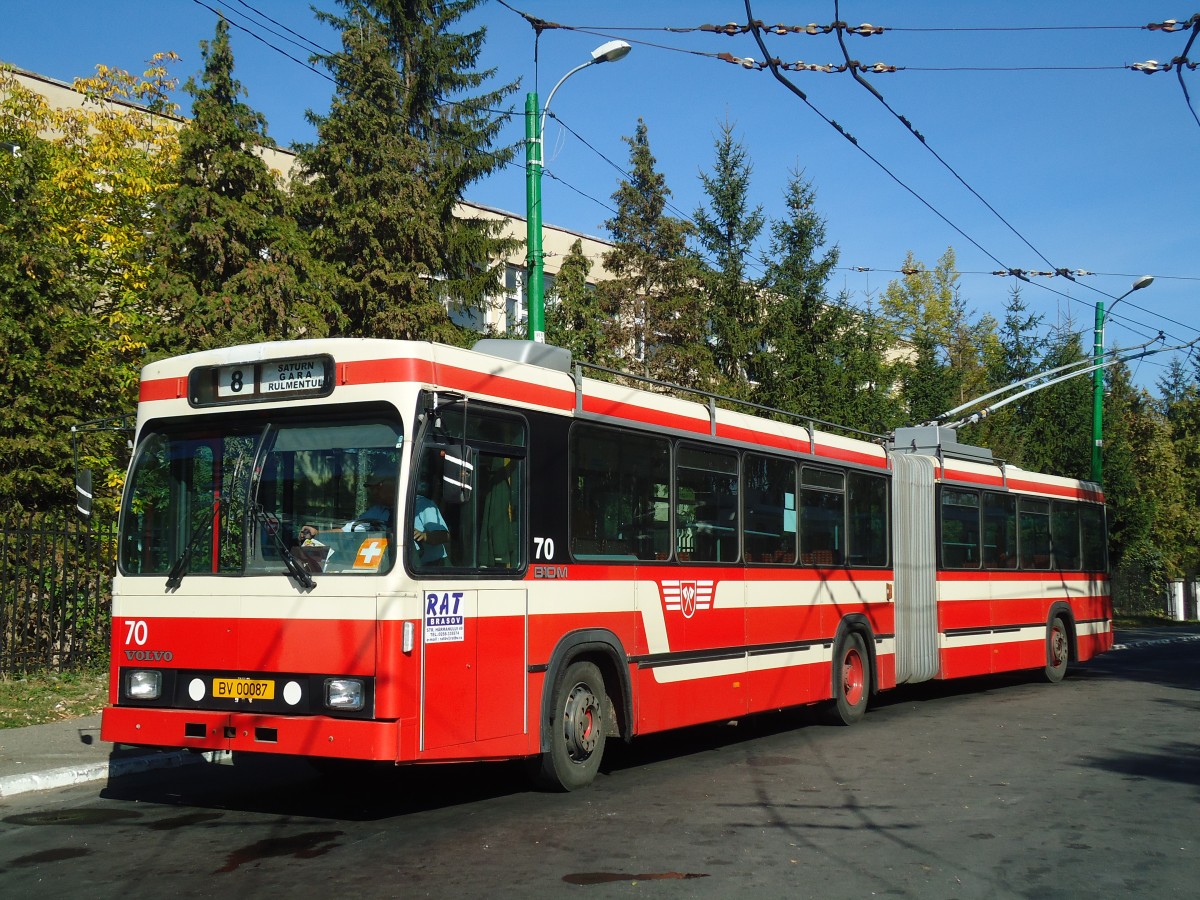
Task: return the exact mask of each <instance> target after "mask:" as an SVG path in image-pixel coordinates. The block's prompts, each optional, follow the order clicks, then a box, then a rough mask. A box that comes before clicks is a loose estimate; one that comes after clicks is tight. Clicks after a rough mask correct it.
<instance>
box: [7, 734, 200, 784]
mask: <svg viewBox="0 0 1200 900" xmlns="http://www.w3.org/2000/svg"><path fill="white" fill-rule="evenodd" d="M213 757H214V754H211V753H205V754H197V753H191V752H190V751H187V750H153V749H146V748H137V747H124V746H119V745H113V744H110V743H107V742H105V741H102V740H100V716H99V715H95V716H84V717H83V718H79V719H64V720H63V721H61V722H51V723H49V724H46V725H30V726H28V727H25V728H3V729H0V800H3V799H4V798H7V797H13V796H16V795H17V794H24V793H28V792H29V791H45V790H50V789H52V788H60V787H68V786H70V785H73V784H83V783H85V782H89V781H101V780H104V779H109V778H122V777H124V776H126V775H137V774H140V773H142V772H149V771H152V770H154V769H165V768H174V767H179V766H185V765H192V764H195V763H198V762H204V761H205V760H209V761H211V760H212V759H213Z"/></svg>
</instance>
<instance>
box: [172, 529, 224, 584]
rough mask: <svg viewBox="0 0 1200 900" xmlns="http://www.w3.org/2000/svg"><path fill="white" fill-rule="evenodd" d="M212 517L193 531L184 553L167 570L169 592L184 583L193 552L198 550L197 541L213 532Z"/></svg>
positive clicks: (185, 545)
mask: <svg viewBox="0 0 1200 900" xmlns="http://www.w3.org/2000/svg"><path fill="white" fill-rule="evenodd" d="M212 524H213V520H212V516H211V515H210V516H206V517H205V520H204V521H203V522H201V523H200V524H199V525H197V526H196V527H195V528H193V529H192V533H191V534H190V535H189V536H188V539H187V543H186V544H184V546H183V552H182V553H180V554H179V556H178V557H177V558H176V559H175V562H173V563H172V564H171V568H170V569H168V570H167V590H169V591H173V590H175V589H176V588H177V587H179V585H180V584H181V583H182V582H183V576H184V575H186V574H187V566H188V562H190V561H191V558H192V551H193V550H195V549H196V539H197V538H199V537H201V536H202V535H203V534H205V533H206V532H208V531H211V530H212Z"/></svg>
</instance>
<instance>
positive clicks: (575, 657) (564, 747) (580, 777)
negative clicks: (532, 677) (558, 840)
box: [530, 629, 633, 791]
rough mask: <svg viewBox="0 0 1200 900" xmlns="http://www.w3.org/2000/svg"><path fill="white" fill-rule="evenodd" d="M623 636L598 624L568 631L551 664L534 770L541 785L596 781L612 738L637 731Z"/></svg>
mask: <svg viewBox="0 0 1200 900" xmlns="http://www.w3.org/2000/svg"><path fill="white" fill-rule="evenodd" d="M625 659H626V657H625V655H624V650H623V648H622V647H621V642H620V640H619V639H618V638H617V637H616V636H615V635H613V634H612V633H611V632H608V631H604V630H602V629H593V630H588V631H583V632H575V633H573V634H569V635H566V636H565V637H563V639H562V640H561V641H559V644H558V646H557V647H556V648H555V650H554V653H553V654H552V655H551V658H550V663H549V665H547V667H546V679H545V682H544V688H543V691H542V703H541V710H540V726H541V727H540V735H539V747H540V750H541V753H540V755H539V756H537V757H534V758H533V759H532V760H531V761H530V762H531V767H530V770H531V774H532V775H533V779H534V781H535V783H537V785H538V786H539V787H542V788H545V789H550V790H565V791H572V790H577V789H579V788H582V787H586V786H587V785H588V784H590V783H591V781H592V779H593V778H594V777H595V775H596V772H597V771H598V769H599V766H600V762H601V757H602V756H603V753H604V746H605V743H606V740H607V738H609V737H624V738H625V739H626V740H628V739H629V738H630V736H631V735H632V731H633V727H632V710H633V702H632V687H631V685H630V680H629V676H628V666H627V665H625V664H624V660H625Z"/></svg>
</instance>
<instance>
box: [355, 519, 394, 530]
mask: <svg viewBox="0 0 1200 900" xmlns="http://www.w3.org/2000/svg"><path fill="white" fill-rule="evenodd" d="M346 530H347V531H387V530H388V523H387V522H385V521H383V520H382V519H354V520H352V521H350V522H348V523H347V524H346Z"/></svg>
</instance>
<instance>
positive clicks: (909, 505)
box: [892, 453, 940, 684]
mask: <svg viewBox="0 0 1200 900" xmlns="http://www.w3.org/2000/svg"><path fill="white" fill-rule="evenodd" d="M934 462H935V461H934V459H933V458H932V457H929V456H916V455H909V454H903V453H897V454H893V456H892V466H893V469H894V478H893V480H892V486H893V499H892V516H893V522H892V535H893V540H894V541H895V548H894V553H893V559H894V560H895V566H896V683H897V684H905V683H912V682H917V681H927V680H929V679H930V678H933V677H935V676H936V675H937V674H938V670H939V667H940V666H939V653H938V623H937V543H936V531H937V529H936V527H935V516H936V514H937V513H936V507H935V504H934V490H933V488H934Z"/></svg>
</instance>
